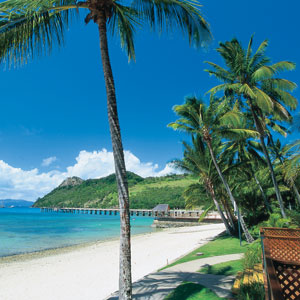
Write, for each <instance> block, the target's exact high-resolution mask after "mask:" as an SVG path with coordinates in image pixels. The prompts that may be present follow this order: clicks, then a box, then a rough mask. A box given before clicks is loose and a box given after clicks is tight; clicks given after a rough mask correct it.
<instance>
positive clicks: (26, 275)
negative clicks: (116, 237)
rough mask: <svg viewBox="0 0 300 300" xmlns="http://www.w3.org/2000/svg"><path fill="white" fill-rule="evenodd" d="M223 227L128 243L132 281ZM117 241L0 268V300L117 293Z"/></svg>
mask: <svg viewBox="0 0 300 300" xmlns="http://www.w3.org/2000/svg"><path fill="white" fill-rule="evenodd" d="M223 230H224V226H223V224H212V225H204V226H197V227H185V228H172V229H166V230H164V231H161V232H156V233H150V234H145V235H139V236H133V237H132V276H133V281H136V280H138V279H140V278H142V277H143V276H145V275H146V274H149V273H150V272H154V271H156V270H157V269H159V268H161V267H163V266H164V265H166V264H167V262H171V261H173V260H174V259H176V258H178V257H180V256H182V255H183V254H186V253H188V252H189V251H191V250H193V249H194V248H196V247H198V246H200V245H201V244H204V243H206V241H207V239H208V238H211V237H213V236H216V235H217V234H219V233H220V232H222V231H223ZM118 255H119V243H118V241H107V242H102V243H96V244H94V245H91V246H87V247H82V248H78V249H75V250H74V251H71V252H66V253H60V252H59V251H58V254H55V255H51V256H46V257H40V258H34V259H31V260H25V261H16V262H10V263H3V264H0V299H1V300H96V299H97V300H101V299H104V298H105V297H106V296H108V295H109V294H110V293H112V292H113V291H115V290H117V289H118Z"/></svg>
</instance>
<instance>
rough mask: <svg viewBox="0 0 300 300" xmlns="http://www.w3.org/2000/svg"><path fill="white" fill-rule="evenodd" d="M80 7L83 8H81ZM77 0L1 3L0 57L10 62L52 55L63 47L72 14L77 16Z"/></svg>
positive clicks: (10, 0)
mask: <svg viewBox="0 0 300 300" xmlns="http://www.w3.org/2000/svg"><path fill="white" fill-rule="evenodd" d="M80 7H84V5H81V6H80ZM78 8H79V6H78V5H77V1H75V0H40V1H29V0H18V1H16V0H7V1H4V2H1V3H0V46H1V47H0V56H1V58H2V59H3V60H6V61H8V62H10V63H12V62H14V63H24V62H26V61H27V59H28V58H29V57H33V56H35V55H40V54H42V53H49V52H50V51H51V49H52V47H53V44H55V43H57V44H58V45H61V44H62V43H63V40H64V30H65V29H66V27H67V26H68V22H69V19H70V17H71V16H72V15H75V14H78Z"/></svg>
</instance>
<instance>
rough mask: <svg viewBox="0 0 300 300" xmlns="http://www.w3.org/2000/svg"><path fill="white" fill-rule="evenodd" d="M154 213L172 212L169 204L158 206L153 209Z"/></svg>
mask: <svg viewBox="0 0 300 300" xmlns="http://www.w3.org/2000/svg"><path fill="white" fill-rule="evenodd" d="M152 210H153V211H165V212H166V211H168V210H170V206H169V204H158V205H156V206H155V207H154V208H153V209H152Z"/></svg>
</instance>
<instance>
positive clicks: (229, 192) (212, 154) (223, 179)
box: [204, 138, 254, 243]
mask: <svg viewBox="0 0 300 300" xmlns="http://www.w3.org/2000/svg"><path fill="white" fill-rule="evenodd" d="M204 140H205V142H206V143H207V146H208V149H209V152H210V155H211V158H212V160H213V163H214V165H215V168H216V169H217V172H218V174H219V176H220V178H221V180H222V182H223V184H224V187H225V189H226V191H227V193H228V196H229V198H230V201H231V203H232V205H233V207H237V204H236V201H235V199H234V197H233V195H232V193H231V190H230V188H229V185H228V183H227V180H226V179H225V177H224V176H223V174H222V172H221V170H220V168H219V165H218V163H217V160H216V157H215V154H214V151H213V149H212V145H211V140H210V138H204ZM240 222H241V226H242V229H243V231H244V234H245V237H246V240H247V242H248V243H252V242H253V241H254V239H253V237H252V236H251V234H250V232H249V231H248V228H247V226H246V223H245V221H244V218H243V216H242V215H240Z"/></svg>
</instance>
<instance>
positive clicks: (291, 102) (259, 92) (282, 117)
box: [206, 37, 297, 218]
mask: <svg viewBox="0 0 300 300" xmlns="http://www.w3.org/2000/svg"><path fill="white" fill-rule="evenodd" d="M252 42H253V37H251V39H250V42H249V44H248V48H247V50H245V49H243V47H242V45H241V44H240V43H239V41H238V40H236V39H233V40H232V41H230V42H225V43H220V47H219V48H218V49H217V51H218V52H219V54H220V55H221V56H222V58H223V59H224V62H225V64H226V67H227V69H224V68H222V67H221V66H219V65H217V64H215V63H212V62H207V63H208V64H209V65H210V66H211V67H212V68H213V70H206V71H207V72H208V73H209V74H210V75H213V76H215V77H216V78H217V79H219V80H221V81H222V82H223V84H221V85H218V86H216V87H214V88H212V89H211V90H210V91H209V93H211V95H212V96H213V95H214V94H215V93H217V92H218V91H225V94H230V95H237V96H238V99H239V101H241V102H242V103H241V104H242V105H243V106H244V107H245V108H246V109H247V110H248V111H250V113H251V115H252V118H253V121H254V123H255V126H256V130H257V131H258V132H259V134H260V143H261V146H262V150H263V153H264V155H265V157H266V160H267V164H268V167H269V170H270V173H271V178H272V182H273V185H274V188H275V192H276V197H277V200H278V202H279V206H280V209H281V214H282V216H283V217H284V218H286V214H285V211H284V205H283V201H282V197H281V194H280V191H279V187H278V183H277V181H276V177H275V174H274V170H273V166H272V163H271V160H270V157H269V154H268V150H267V148H266V145H265V141H264V138H265V137H266V123H265V117H266V116H273V118H274V119H276V120H279V121H291V115H290V113H289V112H288V111H287V109H286V108H285V107H284V106H287V107H289V108H290V109H296V107H297V99H296V98H295V97H293V96H292V95H291V94H290V92H292V91H293V90H294V89H295V88H296V86H297V85H296V84H295V83H294V82H292V81H289V80H286V79H282V78H278V77H277V74H278V73H280V72H281V71H286V70H293V69H294V68H295V64H294V63H293V62H290V61H281V62H278V63H275V64H272V65H270V60H269V58H268V57H266V55H265V50H266V48H267V46H268V41H267V40H265V41H263V42H262V43H261V45H260V46H259V47H258V49H257V51H256V52H255V53H254V54H253V55H252Z"/></svg>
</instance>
